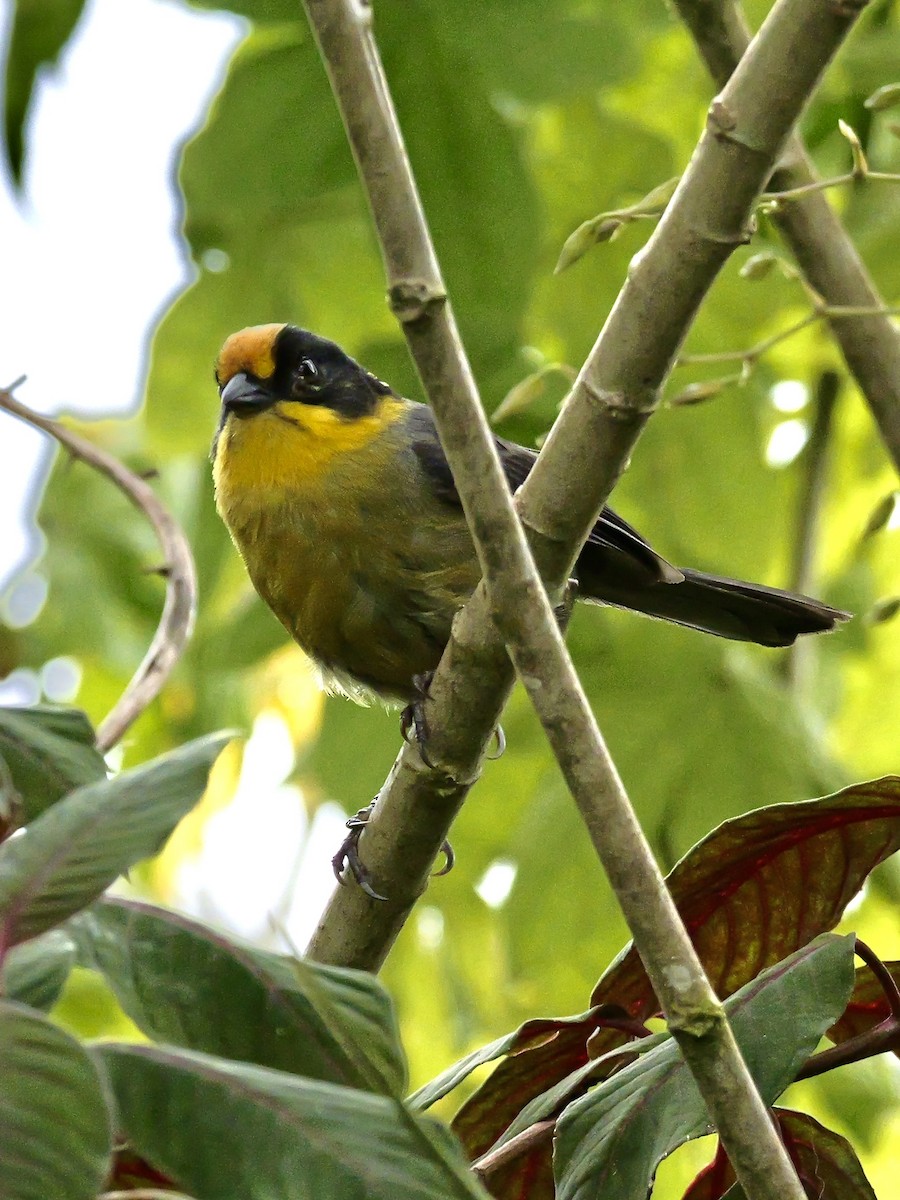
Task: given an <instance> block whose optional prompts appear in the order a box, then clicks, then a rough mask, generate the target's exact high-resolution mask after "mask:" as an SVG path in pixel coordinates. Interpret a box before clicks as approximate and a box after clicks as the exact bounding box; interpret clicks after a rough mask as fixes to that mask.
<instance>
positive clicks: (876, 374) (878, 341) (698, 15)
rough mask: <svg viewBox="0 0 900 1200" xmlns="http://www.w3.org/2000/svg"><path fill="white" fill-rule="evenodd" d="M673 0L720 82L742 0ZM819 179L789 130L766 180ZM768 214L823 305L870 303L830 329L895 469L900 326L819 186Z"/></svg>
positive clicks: (784, 185)
mask: <svg viewBox="0 0 900 1200" xmlns="http://www.w3.org/2000/svg"><path fill="white" fill-rule="evenodd" d="M672 2H673V4H674V7H675V9H676V10H677V12H678V14H679V16H680V17H681V19H682V20H683V21H684V23H685V24H686V25H687V27H688V29H689V30H690V33H691V36H692V37H693V38H694V41H695V42H696V44H697V49H698V50H699V52H700V54H701V56H702V58H703V61H704V62H705V63H706V66H707V68H708V69H709V72H710V74H711V75H712V77H713V79H714V80H715V82H716V85H717V86H719V87H721V86H723V84H725V82H726V81H727V80H728V78H729V76H730V75H731V73H732V72H733V71H734V69H735V67H736V66H737V64H738V62H739V60H740V58H741V56H742V55H743V54H744V53H745V51H746V49H747V46H748V45H749V43H750V33H749V30H748V27H747V22H746V19H745V17H744V14H743V12H742V11H741V7H740V4H739V3H737V2H736V0H672ZM819 183H820V180H819V179H818V176H817V175H816V172H815V168H814V167H813V164H812V162H811V160H810V158H809V155H808V153H807V151H806V147H805V146H804V145H803V141H802V140H801V138H800V137H799V135H797V134H794V135H793V136H792V137H791V138H790V139H789V140H788V142H787V145H786V146H785V151H784V154H783V155H782V157H781V160H780V162H779V165H778V170H777V171H776V172H775V174H774V175H773V176H772V180H771V183H770V185H769V186H770V187H771V189H772V190H773V191H794V190H795V189H797V188H807V189H809V188H812V187H813V186H816V185H818V184H819ZM772 220H773V221H774V222H775V224H776V226H777V227H778V229H779V230H780V232H781V234H782V236H783V237H784V239H785V241H786V242H787V243H788V245H789V246H790V248H791V250H792V252H793V254H794V257H795V258H796V260H797V262H798V264H799V265H800V268H801V269H802V271H803V273H804V275H805V277H806V279H807V281H808V282H809V283H810V284H811V285H812V286H813V287H814V288H815V290H816V291H817V292H818V293H819V294H820V295H821V296H822V297H823V298H824V299H825V301H826V303H827V304H828V305H829V306H831V307H847V308H862V309H865V310H868V315H864V316H859V317H856V318H854V319H852V320H848V319H840V320H837V319H836V320H833V321H831V331H832V334H833V335H834V338H835V340H836V341H837V343H838V345H839V346H840V347H841V350H842V352H843V355H844V359H845V361H846V363H847V367H848V368H849V370H850V371H851V373H852V374H853V376H854V378H855V379H856V381H857V383H858V384H859V387H860V390H861V391H862V393H863V395H864V396H865V398H866V401H867V403H868V405H869V408H870V410H871V412H872V416H873V417H874V419H875V423H876V424H877V426H878V429H879V431H880V433H881V437H882V440H883V441H884V444H885V446H886V447H887V451H888V453H889V454H890V456H891V458H892V459H893V461H894V466H895V467H896V468H897V470H898V472H900V329H898V328H897V327H896V325H895V324H894V323H893V322H892V321H891V320H890V319H889V318H888V316H887V315H886V311H885V304H884V301H883V300H882V298H881V296H880V295H879V293H878V290H877V288H876V287H875V285H874V283H873V282H872V280H871V278H870V276H869V274H868V272H867V271H866V268H865V266H864V265H863V262H862V260H861V259H860V257H859V254H858V253H857V250H856V247H855V246H854V245H853V243H852V241H851V240H850V238H849V237H848V235H847V232H846V230H845V229H844V227H843V225H842V224H841V221H840V218H839V217H838V216H837V214H836V213H835V211H834V209H833V208H832V207H831V205H830V204H829V203H828V200H827V198H826V196H825V194H824V193H823V192H820V191H809V192H808V193H807V194H804V195H802V196H799V197H795V198H794V199H793V200H792V201H791V202H790V203H788V204H784V205H783V206H781V207H779V208H778V209H777V210H776V211H775V212H774V213H773V214H772ZM879 310H881V312H880V313H879Z"/></svg>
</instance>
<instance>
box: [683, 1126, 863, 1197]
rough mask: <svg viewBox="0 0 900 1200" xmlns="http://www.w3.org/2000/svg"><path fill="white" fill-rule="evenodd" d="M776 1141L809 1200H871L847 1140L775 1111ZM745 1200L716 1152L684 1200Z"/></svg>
mask: <svg viewBox="0 0 900 1200" xmlns="http://www.w3.org/2000/svg"><path fill="white" fill-rule="evenodd" d="M772 1115H773V1116H774V1117H775V1119H776V1121H777V1122H778V1129H779V1132H780V1133H781V1140H782V1141H783V1142H784V1145H785V1149H786V1150H787V1152H788V1154H789V1155H790V1158H791V1162H792V1163H793V1164H794V1166H795V1167H796V1169H797V1174H798V1175H799V1176H800V1182H801V1183H802V1184H803V1187H804V1190H805V1191H806V1194H807V1196H809V1197H810V1200H875V1193H874V1192H873V1191H872V1187H871V1185H870V1183H869V1181H868V1179H866V1177H865V1174H864V1173H863V1169H862V1167H861V1166H860V1162H859V1159H858V1158H857V1157H856V1152H855V1151H854V1149H853V1147H852V1146H851V1145H850V1143H849V1142H848V1141H847V1139H846V1138H843V1137H841V1136H840V1134H838V1133H835V1132H834V1130H832V1129H826V1128H825V1126H824V1125H820V1124H819V1122H818V1121H816V1120H815V1119H814V1118H813V1117H810V1116H809V1115H808V1114H807V1113H801V1112H793V1111H792V1110H791V1109H788V1108H775V1109H773V1110H772ZM725 1197H727V1200H744V1190H743V1188H741V1187H740V1186H739V1185H737V1184H736V1183H735V1181H734V1171H733V1170H732V1169H731V1164H730V1163H729V1161H728V1158H727V1156H726V1155H725V1154H724V1152H723V1151H722V1148H721V1146H720V1147H719V1150H718V1152H717V1154H716V1157H715V1159H714V1160H713V1161H712V1162H711V1163H710V1165H709V1166H708V1167H706V1169H705V1170H703V1171H701V1172H700V1174H699V1175H698V1176H697V1178H696V1179H695V1180H694V1182H693V1183H692V1184H691V1186H690V1187H689V1188H688V1190H687V1191H686V1192H685V1194H684V1197H683V1200H724V1198H725Z"/></svg>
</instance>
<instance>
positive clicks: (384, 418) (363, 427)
mask: <svg viewBox="0 0 900 1200" xmlns="http://www.w3.org/2000/svg"><path fill="white" fill-rule="evenodd" d="M407 404H408V401H404V400H398V399H396V398H395V397H393V396H386V397H384V399H383V400H382V401H381V403H380V404H379V405H378V408H377V409H376V410H375V412H374V413H371V414H369V415H367V416H364V417H356V418H354V419H352V420H348V419H347V418H346V417H342V416H340V415H339V414H338V413H336V412H335V411H334V409H331V408H327V407H325V406H320V405H315V404H301V403H299V402H298V401H290V400H282V401H279V402H278V403H277V404H276V405H274V406H273V407H272V408H270V409H268V410H266V411H265V412H261V413H257V414H255V415H254V416H252V417H249V418H243V419H242V418H239V417H235V416H234V415H233V414H232V415H230V416H229V417H228V418H227V419H226V421H225V424H224V426H223V428H222V430H221V432H220V434H219V437H218V441H217V443H216V455H215V462H214V464H213V475H214V478H215V484H216V495H217V497H218V501H219V506H220V508H221V507H222V506H223V505H224V506H225V507H227V508H230V507H231V504H232V503H233V502H236V501H238V500H239V498H240V497H241V496H242V495H244V494H246V493H248V492H260V491H278V492H282V491H292V490H298V489H299V490H303V489H305V488H306V487H308V486H315V485H316V484H318V483H319V482H320V481H321V479H322V476H323V475H325V474H326V472H327V471H328V470H329V469H330V468H331V467H332V465H333V464H334V461H335V459H337V458H339V457H340V456H341V455H344V454H352V453H354V452H357V451H359V450H361V449H362V448H363V447H364V446H366V445H367V444H368V443H369V442H371V441H372V439H373V438H376V437H377V436H378V435H379V434H380V433H382V432H383V430H385V429H386V428H387V427H388V426H389V425H392V424H393V423H394V422H395V421H396V420H398V419H399V418H400V417H401V416H402V415H403V413H404V411H405V409H406V407H407Z"/></svg>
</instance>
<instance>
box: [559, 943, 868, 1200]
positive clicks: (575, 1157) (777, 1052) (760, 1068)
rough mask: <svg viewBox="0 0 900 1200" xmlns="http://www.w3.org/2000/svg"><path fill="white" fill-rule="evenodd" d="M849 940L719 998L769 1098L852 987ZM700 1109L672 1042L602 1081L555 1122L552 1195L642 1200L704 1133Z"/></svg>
mask: <svg viewBox="0 0 900 1200" xmlns="http://www.w3.org/2000/svg"><path fill="white" fill-rule="evenodd" d="M854 940H855V939H854V936H853V935H852V934H848V935H847V936H846V937H835V936H834V935H830V934H825V935H823V936H822V937H821V938H818V939H816V941H814V942H812V943H811V944H810V945H809V946H806V947H804V948H803V949H802V950H799V951H798V952H797V953H796V954H793V955H791V956H790V958H787V959H785V960H784V961H783V962H781V963H778V964H777V965H776V966H774V967H771V968H769V970H767V971H765V972H763V974H762V975H760V976H759V977H758V978H757V979H755V980H754V981H753V982H752V983H750V984H748V985H747V986H746V987H745V988H742V989H741V991H740V992H738V993H737V995H735V996H734V997H732V999H731V1000H730V1001H729V1002H728V1003H727V1004H726V1010H727V1012H728V1017H729V1020H730V1022H731V1025H732V1028H733V1029H734V1034H735V1037H736V1038H737V1041H738V1044H739V1046H740V1047H741V1051H742V1053H743V1055H744V1058H745V1060H746V1062H747V1066H748V1067H749V1069H750V1073H751V1075H752V1076H753V1078H754V1081H755V1082H756V1085H757V1087H758V1088H759V1091H760V1094H761V1096H762V1098H763V1101H764V1102H765V1103H766V1104H767V1105H768V1104H771V1103H772V1101H773V1100H775V1098H776V1097H777V1096H779V1095H780V1094H781V1092H783V1091H784V1089H785V1088H786V1087H787V1086H788V1085H789V1084H790V1083H791V1082H792V1081H793V1079H794V1078H795V1076H796V1074H797V1071H798V1070H799V1069H800V1067H801V1066H802V1065H803V1063H804V1062H806V1060H807V1059H808V1058H809V1056H810V1055H811V1054H812V1052H813V1050H814V1049H815V1047H816V1044H817V1043H818V1041H819V1038H820V1037H821V1036H822V1034H823V1033H824V1032H825V1030H826V1029H827V1028H828V1027H829V1025H830V1024H832V1022H833V1021H834V1020H835V1019H836V1018H837V1016H839V1015H840V1013H841V1012H842V1011H843V1009H844V1007H845V1005H846V1003H847V999H848V997H849V995H850V991H851V988H852V986H853V947H854ZM711 1131H712V1126H711V1124H710V1120H709V1116H708V1114H707V1112H706V1107H705V1105H704V1104H703V1101H702V1099H701V1098H700V1093H699V1092H698V1091H697V1088H696V1085H695V1084H694V1081H693V1078H692V1076H691V1075H690V1072H689V1071H688V1068H687V1066H686V1064H685V1062H684V1059H683V1058H682V1057H681V1052H680V1050H679V1049H678V1046H677V1044H676V1043H675V1041H674V1039H671V1038H667V1039H666V1040H665V1042H664V1043H663V1044H661V1045H659V1046H657V1047H655V1048H654V1049H651V1050H650V1051H649V1052H648V1053H647V1054H644V1055H642V1056H641V1057H640V1058H638V1059H637V1061H636V1062H634V1063H632V1064H630V1065H629V1066H627V1067H625V1068H624V1069H623V1070H621V1071H620V1072H618V1073H617V1074H616V1075H613V1076H612V1078H610V1079H608V1080H606V1081H604V1082H603V1083H601V1084H600V1085H599V1086H598V1087H597V1088H595V1089H594V1090H593V1091H592V1092H590V1093H589V1094H588V1095H587V1096H584V1097H582V1098H581V1099H580V1100H576V1101H575V1102H574V1103H573V1104H572V1105H570V1107H569V1108H567V1109H566V1110H565V1112H564V1113H563V1115H562V1117H561V1118H560V1121H559V1123H558V1126H557V1137H556V1150H555V1172H556V1178H557V1181H558V1185H559V1188H558V1198H559V1200H587V1198H588V1197H591V1198H593V1197H595V1196H597V1195H598V1194H601V1193H602V1195H603V1197H604V1200H646V1196H647V1194H648V1191H649V1189H650V1186H651V1184H652V1181H653V1177H654V1175H655V1173H656V1168H657V1167H658V1165H659V1163H660V1162H661V1161H662V1160H663V1158H665V1156H666V1155H667V1154H670V1153H671V1152H672V1151H673V1150H674V1149H675V1148H676V1147H677V1146H680V1145H681V1144H682V1143H683V1142H685V1141H687V1140H689V1139H690V1138H695V1137H700V1136H701V1135H703V1134H706V1133H710V1132H711Z"/></svg>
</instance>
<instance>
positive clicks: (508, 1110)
mask: <svg viewBox="0 0 900 1200" xmlns="http://www.w3.org/2000/svg"><path fill="white" fill-rule="evenodd" d="M898 844H900V779H897V778H895V777H888V778H886V779H883V780H875V781H874V782H872V783H865V784H857V785H855V786H854V787H850V788H845V789H844V790H843V791H841V792H838V793H837V794H836V795H834V796H826V797H824V798H823V799H821V800H808V801H802V802H801V803H798V804H784V805H772V806H770V807H769V808H763V809H759V810H757V811H756V812H753V813H748V814H747V815H746V816H743V817H737V818H735V819H734V820H733V821H726V822H725V823H724V824H723V825H721V826H720V827H719V828H718V829H716V830H714V831H713V832H712V833H711V834H710V835H709V836H708V837H706V838H704V840H703V841H702V842H701V843H700V844H699V845H697V846H695V847H694V849H693V850H691V851H690V853H689V854H688V855H686V856H685V858H684V859H682V861H681V862H680V863H679V864H678V865H677V866H676V867H675V868H674V869H673V870H672V871H671V872H670V874H669V875H668V876H667V883H668V885H669V888H670V890H671V892H672V895H673V898H674V899H675V902H676V904H677V905H678V910H679V912H680V913H681V915H682V917H683V918H684V920H685V922H686V924H687V926H688V929H689V931H690V933H691V937H692V939H693V941H694V944H695V946H696V948H697V950H698V952H699V954H700V958H701V960H702V961H703V964H704V967H705V968H706V970H707V971H708V973H709V975H710V978H711V980H712V983H713V986H714V987H715V988H716V989H717V991H718V992H719V994H720V995H721V996H723V997H724V996H728V995H730V994H731V993H732V992H733V991H735V990H736V989H737V988H738V987H740V986H742V985H743V984H746V983H748V982H749V981H750V980H751V979H753V978H754V976H755V975H756V974H757V973H758V972H759V971H760V970H761V969H762V968H763V967H766V966H770V965H771V964H773V963H775V962H778V961H780V960H781V959H783V958H785V957H786V956H787V955H788V954H790V953H792V952H793V951H794V950H797V949H799V948H800V947H801V946H803V945H804V944H805V943H806V942H808V941H809V940H810V939H811V938H813V937H815V936H816V935H817V934H820V933H822V932H824V931H825V930H828V929H831V928H833V927H834V925H835V924H836V923H837V922H838V920H839V919H840V917H841V914H842V912H843V910H844V908H845V907H846V905H847V904H848V902H849V901H850V900H851V899H852V898H853V896H854V895H855V894H856V892H857V891H858V890H859V888H860V887H861V885H862V883H863V881H864V880H865V878H866V876H867V875H868V874H869V872H870V871H871V870H872V869H873V868H874V867H875V866H877V865H878V863H880V862H882V861H883V860H884V859H885V858H886V857H887V856H888V855H890V854H892V853H893V852H894V851H895V850H896V849H897V846H898ZM592 1001H593V1003H594V1004H595V1005H606V1004H612V1005H616V1006H618V1007H619V1008H620V1009H622V1010H624V1011H625V1012H626V1013H627V1014H628V1015H629V1016H631V1017H632V1018H633V1019H637V1020H646V1019H647V1018H648V1017H649V1016H652V1015H653V1014H654V1013H655V1012H656V1011H657V1010H658V1004H657V1001H656V998H655V996H654V995H653V991H652V988H651V987H650V983H649V980H648V979H647V973H646V971H645V970H644V967H643V964H642V963H641V960H640V956H639V955H638V954H637V952H636V951H635V949H634V947H633V946H629V947H627V948H626V950H624V951H623V952H622V953H621V954H620V955H619V956H618V957H617V958H616V960H615V961H614V962H613V964H612V965H611V966H610V967H609V969H608V970H607V971H606V972H605V973H604V975H603V976H602V978H601V979H600V981H599V982H598V983H597V985H596V987H595V988H594V993H593V996H592ZM526 1028H527V1027H526ZM596 1028H597V1021H596V1018H595V1016H594V1014H593V1013H592V1014H588V1015H587V1016H586V1017H585V1018H583V1019H582V1020H581V1023H580V1028H579V1023H578V1019H577V1018H576V1019H575V1021H574V1022H573V1023H572V1024H570V1025H567V1026H565V1027H560V1029H559V1030H558V1031H557V1033H556V1035H555V1036H554V1037H553V1038H549V1039H546V1040H544V1041H543V1042H541V1041H538V1042H537V1044H534V1045H533V1044H529V1042H528V1041H527V1040H526V1039H525V1038H523V1039H522V1040H521V1041H519V1042H515V1043H514V1045H513V1052H512V1053H510V1055H509V1056H508V1057H507V1058H506V1060H505V1061H504V1062H502V1063H501V1064H500V1065H499V1067H498V1068H497V1070H496V1071H495V1072H494V1073H493V1074H492V1075H491V1077H490V1078H489V1079H488V1080H486V1081H485V1083H484V1084H483V1085H482V1086H481V1087H480V1088H479V1089H478V1091H477V1092H475V1094H474V1095H473V1096H471V1097H470V1098H469V1099H468V1100H467V1101H466V1103H465V1104H464V1105H463V1107H462V1108H461V1109H460V1111H459V1113H458V1114H457V1117H456V1119H455V1121H454V1129H455V1130H456V1132H457V1133H458V1134H459V1135H460V1137H461V1138H462V1140H463V1142H464V1143H465V1145H466V1146H467V1148H468V1149H469V1151H470V1153H473V1154H478V1153H483V1152H484V1150H486V1149H487V1148H488V1146H490V1145H491V1144H492V1143H493V1142H494V1141H495V1140H496V1139H497V1138H498V1137H499V1136H500V1134H501V1132H502V1131H503V1130H504V1129H505V1128H507V1127H508V1126H509V1124H510V1122H511V1121H512V1120H513V1119H514V1117H515V1115H516V1114H517V1113H518V1112H520V1111H521V1110H522V1108H523V1107H524V1106H525V1104H526V1103H528V1102H529V1101H530V1100H531V1099H532V1098H533V1097H534V1096H535V1095H537V1094H540V1093H541V1092H543V1091H545V1090H546V1089H548V1088H549V1087H550V1086H551V1085H552V1084H553V1083H554V1082H557V1081H559V1080H560V1079H562V1078H564V1077H565V1076H566V1075H567V1074H570V1073H571V1072H574V1071H576V1070H578V1069H579V1068H580V1067H581V1066H582V1065H583V1064H584V1062H585V1060H586V1057H587V1052H586V1042H587V1038H588V1037H589V1036H590V1035H591V1034H592V1033H593V1032H594V1030H595V1029H596ZM624 1040H625V1035H624V1034H622V1033H620V1032H618V1031H611V1030H606V1031H604V1032H603V1033H602V1034H600V1035H597V1036H596V1039H595V1043H594V1053H595V1054H599V1053H601V1052H602V1051H603V1050H606V1049H610V1048H612V1047H614V1046H615V1045H617V1044H618V1043H620V1042H622V1041H624Z"/></svg>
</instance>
